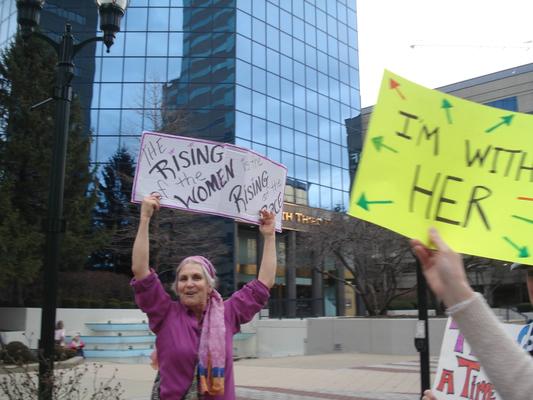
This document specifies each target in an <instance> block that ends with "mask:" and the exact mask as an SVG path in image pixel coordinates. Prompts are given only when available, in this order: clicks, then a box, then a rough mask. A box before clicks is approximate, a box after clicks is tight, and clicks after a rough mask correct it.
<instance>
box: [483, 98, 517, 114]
mask: <svg viewBox="0 0 533 400" xmlns="http://www.w3.org/2000/svg"><path fill="white" fill-rule="evenodd" d="M485 105H487V106H491V107H497V108H501V109H503V110H509V111H518V100H517V98H516V96H513V97H507V98H505V99H499V100H494V101H489V102H488V103H485Z"/></svg>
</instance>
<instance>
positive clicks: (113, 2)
mask: <svg viewBox="0 0 533 400" xmlns="http://www.w3.org/2000/svg"><path fill="white" fill-rule="evenodd" d="M96 4H97V6H98V10H99V14H100V29H101V30H102V31H103V32H104V36H103V37H101V36H98V37H93V38H90V39H87V40H84V41H83V42H80V43H78V44H75V43H74V37H73V36H72V33H71V26H70V24H66V25H65V32H64V34H63V36H62V37H61V40H60V41H59V42H56V41H54V40H52V39H51V38H49V37H48V36H46V35H44V34H42V33H39V32H36V31H34V29H35V28H36V27H38V25H39V19H40V13H41V10H42V8H43V6H44V0H17V11H18V14H17V22H18V24H19V26H20V31H21V33H22V35H23V37H24V38H27V37H29V36H30V35H33V36H37V37H39V38H41V39H42V40H44V41H45V42H47V43H48V44H50V45H51V46H52V47H53V48H54V49H55V51H56V53H57V57H58V63H57V65H56V79H55V87H54V93H53V97H52V98H51V99H50V100H55V130H54V139H53V145H52V146H53V148H52V165H51V169H50V187H49V190H50V192H49V196H48V211H47V218H46V224H45V231H46V232H45V233H46V245H45V246H46V247H45V255H44V281H43V285H44V296H43V304H42V313H41V340H40V341H39V399H40V400H52V387H53V372H54V330H55V319H56V305H57V275H58V273H57V264H58V262H59V250H60V240H61V236H62V234H63V232H64V231H65V221H64V219H63V192H64V181H65V162H66V153H67V140H68V127H69V118H70V103H71V100H72V84H71V81H72V78H73V77H74V63H73V58H74V56H75V55H76V53H78V51H80V50H81V49H82V48H83V47H84V46H85V45H87V44H89V43H91V42H95V41H102V42H104V44H105V45H106V47H107V52H109V48H110V47H111V46H112V45H113V41H114V39H115V33H117V32H118V31H119V30H120V20H121V18H122V17H123V16H124V12H125V11H126V7H127V5H128V0H96ZM41 104H42V103H41Z"/></svg>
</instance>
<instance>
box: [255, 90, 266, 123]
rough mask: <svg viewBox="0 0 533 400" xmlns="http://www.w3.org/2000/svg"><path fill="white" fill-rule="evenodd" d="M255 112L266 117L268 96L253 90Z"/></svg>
mask: <svg viewBox="0 0 533 400" xmlns="http://www.w3.org/2000/svg"><path fill="white" fill-rule="evenodd" d="M252 110H253V114H254V115H257V116H258V117H261V118H266V96H265V95H264V94H262V93H259V92H253V106H252Z"/></svg>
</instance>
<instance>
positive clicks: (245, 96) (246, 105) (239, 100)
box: [235, 85, 252, 114]
mask: <svg viewBox="0 0 533 400" xmlns="http://www.w3.org/2000/svg"><path fill="white" fill-rule="evenodd" d="M235 108H237V110H240V111H244V112H246V113H248V114H251V113H252V91H251V90H250V89H246V88H244V87H242V86H240V85H237V93H236V96H235Z"/></svg>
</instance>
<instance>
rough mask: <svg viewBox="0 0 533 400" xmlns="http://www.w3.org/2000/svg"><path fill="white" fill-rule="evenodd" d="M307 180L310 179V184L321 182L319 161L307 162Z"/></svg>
mask: <svg viewBox="0 0 533 400" xmlns="http://www.w3.org/2000/svg"><path fill="white" fill-rule="evenodd" d="M307 179H309V182H311V183H317V184H318V183H319V182H320V170H319V168H318V161H315V160H310V159H308V160H307Z"/></svg>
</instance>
